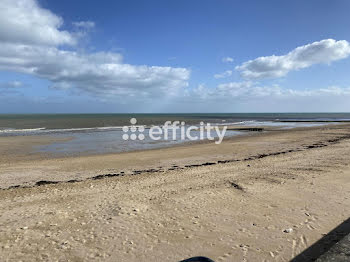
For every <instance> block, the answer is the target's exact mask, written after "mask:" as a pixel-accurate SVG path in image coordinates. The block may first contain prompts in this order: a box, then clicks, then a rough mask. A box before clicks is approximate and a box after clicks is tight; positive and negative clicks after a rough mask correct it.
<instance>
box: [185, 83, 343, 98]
mask: <svg viewBox="0 0 350 262" xmlns="http://www.w3.org/2000/svg"><path fill="white" fill-rule="evenodd" d="M189 96H190V97H194V99H200V100H202V101H218V102H222V101H224V102H225V103H230V102H232V103H233V102H234V101H236V100H242V99H245V100H254V99H263V98H271V99H275V100H276V101H277V100H279V99H295V98H310V99H317V98H320V97H324V98H327V97H344V96H350V87H349V88H347V87H346V88H340V87H327V88H320V89H304V90H294V89H287V88H281V87H280V86H277V85H274V86H261V85H260V84H258V83H254V82H251V81H243V82H230V83H225V84H220V85H218V86H217V87H215V88H207V87H205V86H204V85H203V84H201V85H199V86H198V87H197V88H195V89H193V90H192V93H191V94H189Z"/></svg>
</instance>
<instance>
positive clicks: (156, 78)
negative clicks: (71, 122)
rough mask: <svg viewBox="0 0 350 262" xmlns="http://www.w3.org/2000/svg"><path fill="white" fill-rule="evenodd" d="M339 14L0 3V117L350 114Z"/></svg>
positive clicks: (319, 5) (343, 6)
mask: <svg viewBox="0 0 350 262" xmlns="http://www.w3.org/2000/svg"><path fill="white" fill-rule="evenodd" d="M1 7H2V8H1ZM349 7H350V2H349V1H346V0H335V1H324V0H310V1H277V0H276V1H258V0H256V1H206V0H201V1H199V0H198V1H188V0H187V1H107V0H104V1H99V2H96V1H92V0H90V1H86V0H85V1H80V0H76V1H68V0H61V1H53V0H38V1H35V0H0V17H1V18H0V47H1V50H2V51H0V113H23V112H24V113H67V112H316V111H319V112H327V111H330V112H332V111H333V112H337V111H338V112H340V111H342V112H345V111H350V103H348V101H349V100H348V99H349V98H350V79H349V77H348V74H349V73H348V70H349V68H350V58H349V56H350V45H349V42H348V41H350V31H349V30H348V28H350V21H349V19H348V10H349Z"/></svg>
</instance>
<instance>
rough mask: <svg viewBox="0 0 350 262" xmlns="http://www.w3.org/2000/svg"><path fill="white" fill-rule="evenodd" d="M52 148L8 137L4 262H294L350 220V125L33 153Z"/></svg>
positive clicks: (0, 243) (39, 140) (0, 218)
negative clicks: (199, 261) (188, 261)
mask: <svg viewBox="0 0 350 262" xmlns="http://www.w3.org/2000/svg"><path fill="white" fill-rule="evenodd" d="M67 139H69V138H67ZM52 141H53V138H50V137H41V136H37V137H1V138H0V148H1V149H0V153H1V159H0V176H1V182H0V187H1V190H0V199H1V200H0V225H1V227H0V257H1V258H2V261H180V260H182V259H185V258H189V257H192V256H199V255H200V256H207V257H209V258H211V259H213V260H215V261H290V260H292V259H293V258H295V257H296V256H297V255H299V254H300V253H302V252H303V251H305V250H306V249H307V248H308V247H310V246H311V245H313V244H314V243H315V242H316V241H318V240H319V239H321V238H322V237H323V236H324V235H325V234H327V233H328V232H330V231H331V230H332V229H333V228H335V227H337V226H338V225H339V224H341V223H342V222H344V221H345V220H347V219H348V218H349V217H350V199H349V196H350V194H349V193H350V182H349V181H350V180H349V177H350V167H349V163H350V125H348V124H343V125H331V126H322V127H312V128H297V129H291V130H275V131H270V132H252V133H250V134H249V135H246V136H239V137H234V138H231V139H227V140H224V142H223V143H222V144H221V145H215V144H214V143H200V144H187V145H182V146H176V147H171V148H162V149H154V150H147V151H138V152H129V153H120V154H105V155H91V156H80V157H68V156H67V157H52V156H50V155H45V154H40V153H33V154H30V153H29V152H30V148H31V147H33V146H35V145H38V144H45V143H51V142H52ZM340 233H341V232H340ZM313 255H314V256H316V255H317V254H313ZM299 258H300V256H299ZM311 259H312V257H307V258H306V257H304V259H303V260H299V261H311Z"/></svg>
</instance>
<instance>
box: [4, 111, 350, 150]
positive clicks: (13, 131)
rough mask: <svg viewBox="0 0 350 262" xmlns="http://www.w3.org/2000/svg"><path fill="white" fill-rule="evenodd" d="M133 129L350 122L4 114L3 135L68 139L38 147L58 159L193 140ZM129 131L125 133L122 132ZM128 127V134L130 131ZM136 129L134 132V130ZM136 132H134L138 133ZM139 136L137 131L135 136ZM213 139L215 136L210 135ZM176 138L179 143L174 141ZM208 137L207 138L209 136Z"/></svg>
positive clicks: (292, 117) (309, 117) (273, 116)
mask: <svg viewBox="0 0 350 262" xmlns="http://www.w3.org/2000/svg"><path fill="white" fill-rule="evenodd" d="M131 119H134V120H133V121H136V124H135V125H134V126H137V127H142V130H148V129H149V128H151V127H154V126H160V127H162V126H163V125H164V124H165V123H166V122H167V121H170V122H172V123H173V122H174V121H179V122H180V123H181V122H183V123H184V126H185V129H187V128H188V127H190V126H200V125H201V124H202V125H203V124H205V125H207V124H210V125H212V126H226V125H227V126H235V125H237V126H240V127H241V126H242V127H253V126H254V127H258V126H276V127H280V128H285V129H288V128H293V127H308V126H318V125H325V124H332V123H339V122H348V121H350V113H200V114H0V137H1V136H38V135H50V136H53V137H58V138H62V137H69V138H70V139H68V140H66V141H64V142H57V143H52V144H49V145H42V146H37V147H35V148H34V149H33V150H34V151H36V152H43V153H48V154H55V155H82V154H87V155H88V154H101V153H119V152H129V151H135V150H144V149H152V148H160V147H168V146H172V145H176V144H180V143H186V142H191V140H190V139H187V138H185V139H183V138H181V135H180V130H177V131H176V132H178V133H179V134H176V135H173V134H171V133H169V137H171V139H169V137H168V138H167V139H164V137H162V138H160V139H159V140H153V139H151V138H150V137H148V136H144V137H142V138H143V139H138V137H136V139H125V136H124V137H123V135H125V134H128V135H129V137H130V133H132V132H131V131H130V130H133V129H132V126H133V125H132V124H133V123H134V122H133V123H131V122H130V121H131ZM123 127H124V129H123ZM125 127H128V130H129V132H125V131H126V129H125ZM134 129H135V128H134ZM133 131H135V130H133ZM134 133H135V134H136V133H137V132H134ZM246 133H247V132H244V131H233V130H228V131H226V134H225V138H226V137H231V136H238V135H245V134H246ZM192 135H193V136H196V135H198V136H199V130H196V129H195V130H192ZM211 136H212V138H214V141H217V140H218V136H217V134H216V133H212V134H211ZM172 138H175V139H172ZM204 139H207V137H204Z"/></svg>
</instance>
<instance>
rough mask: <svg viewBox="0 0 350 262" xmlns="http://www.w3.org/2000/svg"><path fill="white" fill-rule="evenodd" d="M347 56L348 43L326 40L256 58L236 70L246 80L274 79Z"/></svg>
mask: <svg viewBox="0 0 350 262" xmlns="http://www.w3.org/2000/svg"><path fill="white" fill-rule="evenodd" d="M349 55H350V44H349V42H347V41H345V40H341V41H336V40H333V39H326V40H322V41H319V42H314V43H312V44H308V45H304V46H300V47H297V48H296V49H294V50H292V51H291V52H289V53H288V54H286V55H283V56H275V55H273V56H266V57H258V58H256V59H254V60H250V61H247V62H245V63H243V64H242V65H240V66H237V67H236V70H238V71H240V72H241V75H242V76H243V77H244V78H247V79H262V78H275V77H282V76H285V75H287V74H288V73H289V72H290V71H293V70H298V69H302V68H306V67H310V66H312V65H314V64H328V63H331V62H333V61H337V60H340V59H344V58H347V57H348V56H349Z"/></svg>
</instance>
